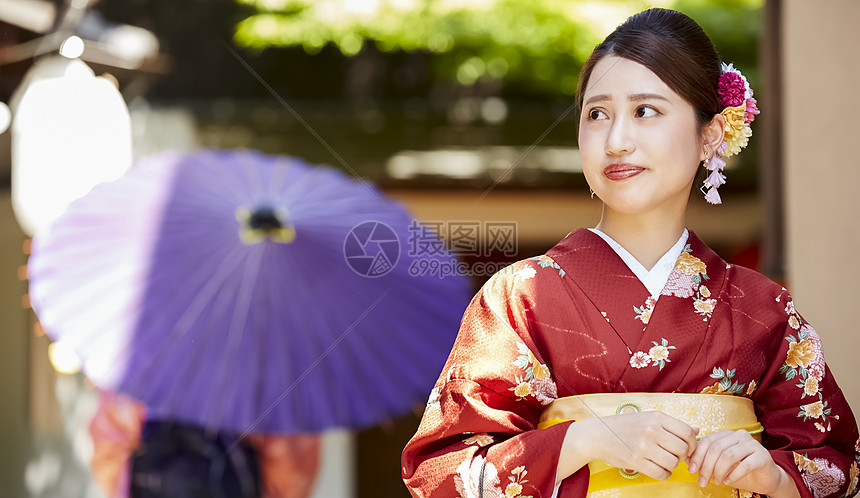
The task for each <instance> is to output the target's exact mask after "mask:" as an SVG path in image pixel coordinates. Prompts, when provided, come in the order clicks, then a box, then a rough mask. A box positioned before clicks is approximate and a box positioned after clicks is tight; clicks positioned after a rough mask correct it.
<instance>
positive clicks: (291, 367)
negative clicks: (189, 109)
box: [29, 150, 471, 433]
mask: <svg viewBox="0 0 860 498" xmlns="http://www.w3.org/2000/svg"><path fill="white" fill-rule="evenodd" d="M454 261H455V259H454V258H453V257H452V256H451V255H450V254H449V253H448V252H447V251H446V250H445V248H444V246H443V245H442V244H441V243H440V241H439V240H438V238H437V237H436V236H435V234H434V232H433V231H432V230H428V229H427V228H426V227H424V226H423V225H420V224H418V223H417V222H415V221H414V219H413V218H412V217H411V216H410V215H409V213H408V212H407V211H406V210H405V209H404V208H403V207H402V206H401V205H399V204H397V203H395V202H393V201H391V200H388V199H385V198H384V197H383V196H382V194H380V193H379V192H378V190H376V189H375V188H374V187H372V186H370V185H368V184H366V183H363V182H360V181H357V180H354V179H352V178H349V177H347V176H345V175H343V174H341V173H339V172H337V171H335V170H333V169H331V168H326V167H320V166H310V165H307V164H305V163H303V162H302V161H300V160H298V159H294V158H288V157H276V156H268V155H264V154H261V153H258V152H254V151H212V150H207V151H200V152H198V153H194V154H191V155H187V156H182V155H179V154H176V153H167V154H162V155H159V156H156V157H153V158H150V159H148V160H144V161H141V162H140V163H138V164H137V165H136V166H135V167H133V168H132V169H131V170H129V171H128V172H127V173H126V174H125V176H123V177H122V178H120V179H119V180H117V181H114V182H111V183H106V184H102V185H99V186H97V187H96V188H94V189H93V190H92V191H91V192H90V193H89V194H88V195H86V196H85V197H83V198H81V199H79V200H77V201H75V202H74V203H73V204H72V205H71V206H70V207H69V209H68V211H67V212H66V213H65V214H64V215H63V216H62V217H61V218H60V219H59V220H58V221H57V222H56V223H55V224H54V225H53V226H52V227H51V228H50V229H49V230H48V231H47V232H46V233H45V234H43V235H41V236H38V237H36V239H35V240H34V243H33V253H32V256H31V257H30V263H29V273H30V295H31V301H32V304H33V308H34V309H35V311H36V313H37V315H38V316H39V319H40V320H41V322H42V324H43V326H44V328H45V330H46V331H47V333H48V334H49V335H50V336H51V337H52V338H54V339H56V340H62V341H64V342H66V343H68V344H69V345H71V346H72V348H74V350H75V351H76V352H77V353H78V355H79V356H80V358H81V360H82V363H83V367H84V372H85V373H86V374H87V375H88V376H89V377H90V378H91V379H92V380H93V381H94V382H95V383H96V384H97V385H98V386H99V387H101V388H105V389H112V390H116V391H120V392H123V393H126V394H128V395H130V396H132V397H134V398H137V399H138V400H140V401H142V402H143V403H144V404H145V405H146V406H147V408H148V411H149V414H150V415H151V416H153V417H157V418H171V419H176V420H182V421H187V422H191V423H196V424H199V425H203V426H206V427H211V428H219V429H225V430H232V431H237V432H245V431H253V432H269V433H271V432H279V433H296V432H315V431H320V430H324V429H327V428H332V427H351V428H359V427H365V426H369V425H373V424H375V423H377V422H379V421H381V420H384V419H387V418H391V417H395V416H397V415H400V414H402V413H404V412H406V411H408V410H410V409H411V408H412V407H413V406H415V404H416V403H419V402H421V401H424V400H426V396H427V394H428V393H429V391H430V388H431V387H432V386H433V382H434V380H435V378H436V377H437V376H438V374H439V372H440V370H441V368H442V365H443V363H444V361H445V357H446V355H447V353H448V351H449V350H450V348H451V346H452V344H453V340H454V337H455V335H456V332H457V330H458V327H459V321H460V318H461V317H462V313H463V310H464V309H465V307H466V305H467V304H468V301H469V298H470V295H471V292H470V285H469V281H468V279H467V278H466V277H465V276H462V275H453V276H452V275H448V276H443V275H442V273H443V272H447V273H451V271H450V270H452V269H453V268H455V267H454V265H452V263H453V262H454Z"/></svg>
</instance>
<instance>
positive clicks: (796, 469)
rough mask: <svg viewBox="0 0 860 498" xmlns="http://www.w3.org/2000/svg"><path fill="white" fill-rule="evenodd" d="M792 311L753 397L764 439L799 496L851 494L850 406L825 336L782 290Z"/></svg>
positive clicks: (859, 447)
mask: <svg viewBox="0 0 860 498" xmlns="http://www.w3.org/2000/svg"><path fill="white" fill-rule="evenodd" d="M777 301H778V302H780V303H781V304H784V305H785V312H786V314H787V316H788V320H787V323H786V325H785V329H784V333H781V334H778V335H777V336H775V337H774V341H777V340H778V341H779V344H774V347H773V349H772V350H774V351H777V352H776V356H775V357H774V358H773V360H772V361H773V364H772V365H771V367H770V369H769V370H768V371H767V372H766V374H765V376H764V378H763V379H762V386H763V387H765V388H764V389H760V390H759V391H758V392H757V393H756V394H755V395H754V397H753V399H754V401H755V403H756V407H757V411H759V417H760V420H761V422H762V424H763V425H764V428H765V432H764V435H763V441H762V442H763V444H764V445H765V447H767V448H768V449H769V450H770V453H771V456H772V457H773V459H774V461H775V462H776V463H777V464H778V465H779V466H780V467H782V468H783V469H785V470H786V471H787V472H788V473H789V475H791V476H792V478H793V479H794V481H795V484H796V485H797V488H798V490H800V493H801V496H804V497H814V498H824V497H830V496H853V495H854V494H855V493H856V492H857V480H858V474H860V469H858V464H860V454H858V453H860V440H858V433H857V423H856V421H855V419H854V415H853V414H852V413H851V409H850V407H849V406H848V403H847V402H846V400H845V397H844V396H843V394H842V391H841V390H840V389H839V386H838V385H837V384H836V380H835V379H834V378H833V375H832V374H831V372H830V369H829V368H828V367H827V364H826V363H825V361H824V354H823V351H822V347H821V339H820V337H819V336H818V334H817V333H816V332H815V329H813V328H812V327H811V326H810V325H809V324H808V323H807V322H806V321H805V320H804V319H803V318H802V317H801V316H800V315H799V314H798V313H797V311H796V310H795V309H794V304H793V302H792V300H791V297H790V296H788V295H787V294H785V293H784V294H781V295H780V297H778V298H777Z"/></svg>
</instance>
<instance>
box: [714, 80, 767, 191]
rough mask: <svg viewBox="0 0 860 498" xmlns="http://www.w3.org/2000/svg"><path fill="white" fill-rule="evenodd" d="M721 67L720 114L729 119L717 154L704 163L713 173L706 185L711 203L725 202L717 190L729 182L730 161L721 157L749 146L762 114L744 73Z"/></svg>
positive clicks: (718, 85) (719, 83)
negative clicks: (727, 173)
mask: <svg viewBox="0 0 860 498" xmlns="http://www.w3.org/2000/svg"><path fill="white" fill-rule="evenodd" d="M721 66H722V67H721V71H720V73H721V74H720V80H719V82H718V83H717V94H718V95H719V99H720V105H721V106H722V107H723V110H722V112H720V114H722V115H723V117H724V118H725V119H726V124H725V126H724V127H723V130H724V131H725V136H724V138H723V141H722V143H720V145H719V146H718V147H717V150H716V151H715V153H714V155H713V157H707V154H706V156H705V157H706V158H705V163H704V166H705V168H707V170H708V171H710V172H711V173H710V175H708V177H707V178H705V181H704V185H702V192H703V193H704V194H705V200H706V201H708V202H709V203H711V204H722V200H721V199H720V194H719V193H718V192H717V189H718V188H719V187H720V185H723V184H724V183H726V176H725V175H724V174H723V168H725V166H726V162H725V161H723V159H722V158H721V156H723V155H725V157H730V156H733V155H735V154H737V153H738V152H740V151H741V149H743V148H744V147H746V146H747V143H749V138H750V137H751V136H752V128H750V123H752V122H753V120H754V119H755V117H756V115H757V114H758V113H759V110H758V107H756V100H755V99H754V98H753V91H752V88H750V84H749V82H748V81H747V79H746V78H745V77H744V75H743V74H741V72H740V71H738V70H737V69H735V67H734V66H733V65H731V64H721ZM706 189H707V191H706Z"/></svg>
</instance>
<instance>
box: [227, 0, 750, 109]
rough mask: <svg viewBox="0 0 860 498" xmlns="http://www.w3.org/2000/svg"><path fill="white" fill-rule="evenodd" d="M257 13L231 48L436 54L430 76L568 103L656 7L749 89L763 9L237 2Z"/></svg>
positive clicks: (686, 1)
mask: <svg viewBox="0 0 860 498" xmlns="http://www.w3.org/2000/svg"><path fill="white" fill-rule="evenodd" d="M236 1H237V2H238V3H240V4H245V6H249V7H250V8H252V9H253V12H254V13H253V14H252V15H250V16H249V17H247V18H245V19H244V20H242V21H240V22H239V23H238V25H237V26H236V31H235V35H234V37H235V43H236V44H237V45H238V46H240V47H245V48H250V49H258V50H262V49H265V48H268V47H296V46H301V47H302V48H303V49H304V50H305V51H306V52H307V53H309V54H315V53H318V52H319V51H320V50H322V48H323V47H325V46H326V45H328V44H333V45H335V46H337V47H338V49H340V51H341V52H342V53H343V54H344V55H346V56H355V55H357V54H359V53H360V52H361V51H362V49H363V48H364V46H365V44H367V43H370V42H372V43H375V45H376V47H377V48H379V49H380V50H381V51H382V52H388V53H391V52H417V51H420V52H425V53H430V54H432V55H433V57H432V61H433V68H434V71H435V73H436V74H435V76H436V77H439V78H443V79H450V80H456V81H457V82H459V83H460V84H462V85H471V84H474V83H475V82H477V81H479V80H483V81H491V80H498V81H501V82H503V83H504V84H505V85H510V86H514V87H518V88H521V89H523V90H526V91H528V92H536V93H540V94H545V95H557V96H562V95H572V94H573V93H574V92H575V88H576V79H577V75H578V73H579V70H580V68H581V67H582V64H583V63H584V62H585V60H586V58H587V57H588V55H589V54H590V53H591V50H592V49H593V48H594V46H595V45H597V43H599V42H600V40H602V39H603V38H604V37H605V36H606V35H607V34H609V33H610V32H611V31H612V30H613V29H614V28H615V26H617V25H618V24H620V23H621V22H623V21H624V20H625V19H626V18H627V17H628V16H630V15H631V14H634V13H635V12H638V11H640V10H643V9H645V8H648V7H652V6H661V7H667V8H674V9H677V10H680V11H682V12H685V13H686V14H688V15H690V16H691V17H693V18H694V19H696V20H697V21H698V22H699V23H700V24H701V25H702V27H703V28H704V29H705V31H706V32H707V33H708V34H709V35H710V36H711V39H712V40H713V41H714V44H715V45H716V46H717V49H718V51H719V52H720V54H721V56H722V57H723V59H724V60H726V61H730V62H734V63H735V65H736V66H737V67H739V68H740V69H741V70H742V71H744V73H745V74H747V73H751V74H748V77H749V78H750V80H751V83H752V84H753V85H755V83H756V81H757V74H755V67H756V60H757V49H756V47H757V41H758V36H759V32H760V30H761V26H762V22H761V7H762V4H763V1H764V0H722V1H716V0H663V1H658V2H654V1H651V2H646V1H642V0H612V1H594V0H435V1H434V0H236Z"/></svg>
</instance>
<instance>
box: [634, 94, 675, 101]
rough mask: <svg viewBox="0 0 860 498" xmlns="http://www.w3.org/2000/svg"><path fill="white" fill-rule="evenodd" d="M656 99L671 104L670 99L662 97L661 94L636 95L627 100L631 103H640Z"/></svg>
mask: <svg viewBox="0 0 860 498" xmlns="http://www.w3.org/2000/svg"><path fill="white" fill-rule="evenodd" d="M654 99H656V100H665V101H666V102H669V99H667V98H666V97H664V96H662V95H660V94H659V93H634V94H632V95H629V96H628V97H627V100H629V101H630V102H638V101H640V100H654Z"/></svg>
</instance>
